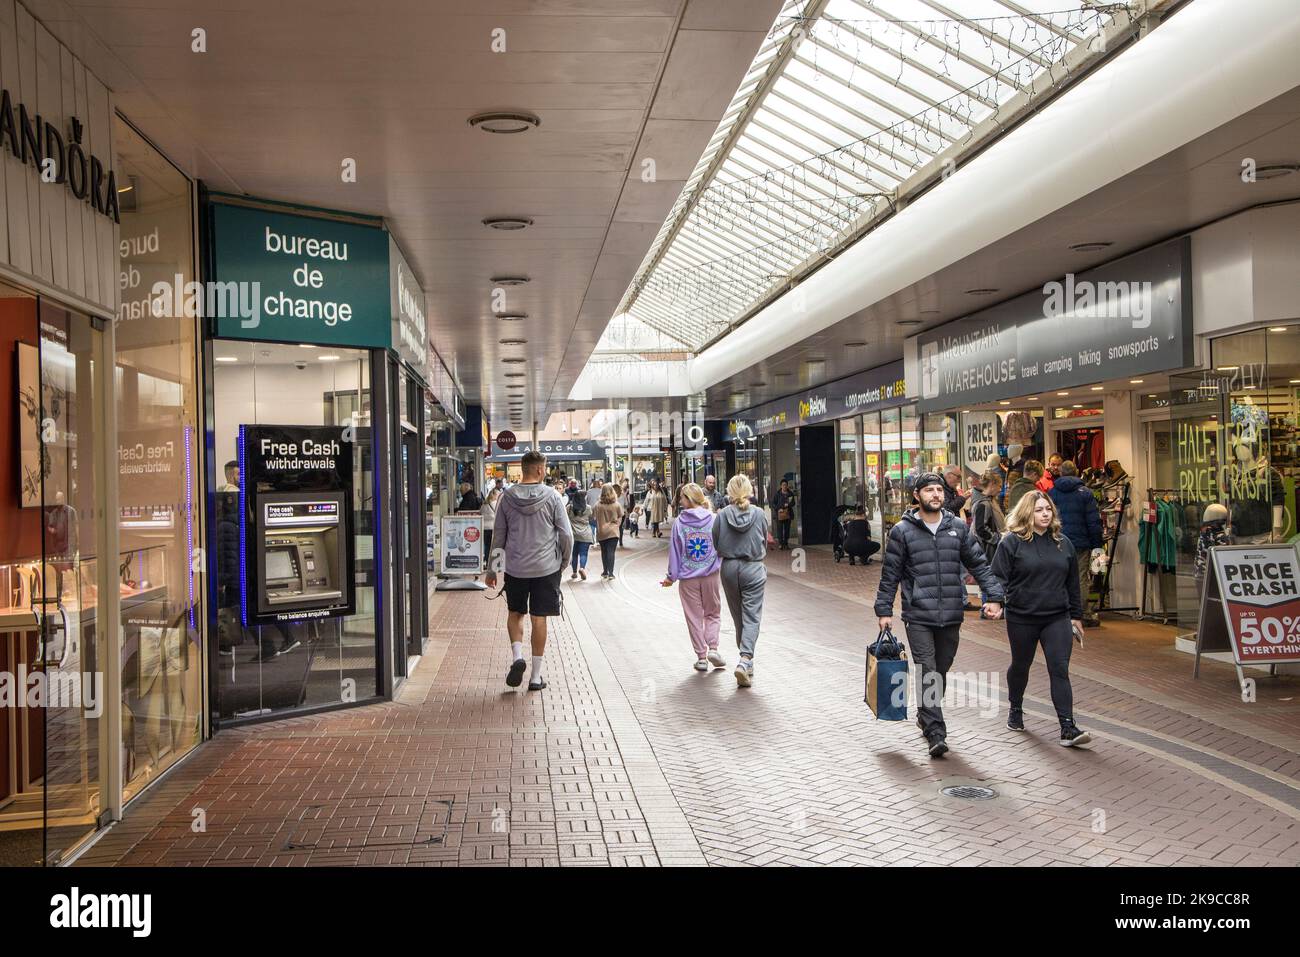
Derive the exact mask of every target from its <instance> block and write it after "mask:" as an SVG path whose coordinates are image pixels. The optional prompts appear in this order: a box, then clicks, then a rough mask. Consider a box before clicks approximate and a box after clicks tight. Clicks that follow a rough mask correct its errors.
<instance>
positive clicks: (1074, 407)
mask: <svg viewBox="0 0 1300 957" xmlns="http://www.w3.org/2000/svg"><path fill="white" fill-rule="evenodd" d="M1070 408H1072V409H1082V408H1083V406H1081V405H1072V406H1070Z"/></svg>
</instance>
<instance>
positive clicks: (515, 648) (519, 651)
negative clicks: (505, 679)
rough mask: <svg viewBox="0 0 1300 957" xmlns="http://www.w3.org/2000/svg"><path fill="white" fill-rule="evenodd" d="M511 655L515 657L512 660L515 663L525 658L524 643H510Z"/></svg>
mask: <svg viewBox="0 0 1300 957" xmlns="http://www.w3.org/2000/svg"><path fill="white" fill-rule="evenodd" d="M510 654H512V655H513V656H514V657H513V658H512V659H511V660H513V661H518V660H519V659H521V658H522V657H523V656H524V643H523V642H522V641H512V642H510Z"/></svg>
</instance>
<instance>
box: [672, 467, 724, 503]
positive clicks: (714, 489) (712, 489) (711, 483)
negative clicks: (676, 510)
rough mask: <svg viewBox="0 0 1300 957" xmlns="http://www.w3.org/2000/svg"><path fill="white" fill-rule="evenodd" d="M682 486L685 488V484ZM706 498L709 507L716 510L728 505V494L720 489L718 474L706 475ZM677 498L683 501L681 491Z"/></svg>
mask: <svg viewBox="0 0 1300 957" xmlns="http://www.w3.org/2000/svg"><path fill="white" fill-rule="evenodd" d="M682 487H683V488H685V486H682ZM704 498H705V501H707V502H708V505H709V508H711V509H713V510H714V511H715V512H718V511H721V510H722V509H724V508H726V507H727V496H725V495H723V494H722V493H721V492H719V491H718V478H717V476H716V475H706V476H704ZM677 500H678V501H679V502H680V501H681V493H680V491H679V492H678V499H677Z"/></svg>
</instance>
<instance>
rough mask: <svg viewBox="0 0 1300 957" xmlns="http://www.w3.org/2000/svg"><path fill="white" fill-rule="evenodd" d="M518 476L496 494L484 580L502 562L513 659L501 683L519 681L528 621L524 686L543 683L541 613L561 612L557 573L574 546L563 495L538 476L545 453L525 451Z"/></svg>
mask: <svg viewBox="0 0 1300 957" xmlns="http://www.w3.org/2000/svg"><path fill="white" fill-rule="evenodd" d="M519 465H520V468H521V470H522V472H523V481H521V482H519V483H518V484H517V485H512V486H510V488H508V489H507V490H506V493H505V494H504V495H502V496H501V498H500V499H498V500H497V514H496V525H495V527H494V528H493V534H492V555H491V561H490V564H489V566H488V574H487V584H488V587H489V588H495V587H496V583H497V569H498V568H501V567H502V566H503V563H504V568H505V576H506V581H505V593H506V607H507V608H509V609H510V615H509V617H508V618H507V620H506V631H507V633H508V634H509V637H510V651H511V653H512V655H513V663H512V664H511V665H510V671H509V673H508V674H507V675H506V684H507V685H509V686H510V687H511V688H517V687H519V684H520V682H521V681H523V678H524V669H525V668H526V667H527V663H526V662H525V660H524V616H525V615H527V616H528V617H529V618H530V619H531V621H532V645H533V670H532V674H531V676H530V677H529V679H528V690H529V691H540V690H541V689H543V688H545V687H546V680H545V679H544V678H543V677H542V657H543V656H544V655H545V653H546V619H547V618H548V617H550V616H554V615H558V614H559V613H560V604H561V599H560V576H561V575H562V574H563V572H564V566H565V564H567V562H568V558H569V553H570V552H572V551H573V530H572V529H571V528H570V527H569V518H568V516H567V515H566V514H565V513H564V499H563V498H562V497H561V496H560V494H559V493H558V492H556V491H555V489H553V488H551V487H550V486H549V485H547V484H546V483H545V482H544V481H543V479H544V477H545V475H546V456H545V455H543V454H542V453H541V452H538V451H536V450H531V451H528V452H525V453H524V457H523V459H522V461H520V463H519Z"/></svg>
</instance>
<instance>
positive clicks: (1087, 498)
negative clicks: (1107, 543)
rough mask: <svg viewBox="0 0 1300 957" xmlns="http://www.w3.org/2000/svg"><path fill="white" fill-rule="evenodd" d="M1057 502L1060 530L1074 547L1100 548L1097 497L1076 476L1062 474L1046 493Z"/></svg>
mask: <svg viewBox="0 0 1300 957" xmlns="http://www.w3.org/2000/svg"><path fill="white" fill-rule="evenodd" d="M1047 494H1048V495H1050V496H1051V497H1052V502H1053V503H1054V504H1055V505H1056V513H1057V515H1059V516H1060V519H1061V531H1062V532H1064V533H1065V537H1066V538H1068V539H1069V540H1070V541H1071V542H1072V543H1073V544H1074V547H1075V548H1100V547H1101V511H1100V510H1099V509H1098V508H1097V497H1096V496H1095V495H1093V494H1092V490H1091V489H1089V488H1088V487H1087V486H1086V485H1084V484H1083V479H1081V478H1079V477H1078V476H1077V475H1062V476H1061V477H1060V478H1058V479H1057V480H1056V484H1055V485H1053V486H1052V490H1051V491H1050V492H1048V493H1047Z"/></svg>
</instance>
